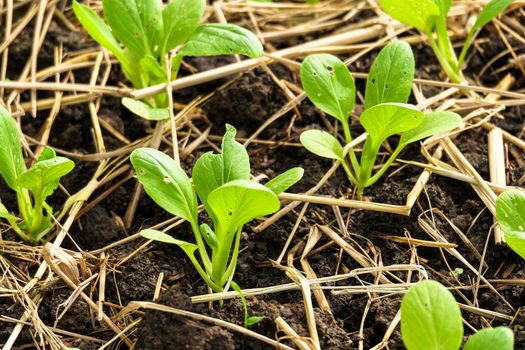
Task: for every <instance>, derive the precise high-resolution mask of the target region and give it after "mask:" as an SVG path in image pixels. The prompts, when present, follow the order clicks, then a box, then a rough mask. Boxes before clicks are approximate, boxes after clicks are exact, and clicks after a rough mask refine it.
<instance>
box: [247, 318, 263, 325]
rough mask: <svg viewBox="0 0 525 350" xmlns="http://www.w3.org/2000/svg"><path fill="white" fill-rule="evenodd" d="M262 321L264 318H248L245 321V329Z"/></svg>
mask: <svg viewBox="0 0 525 350" xmlns="http://www.w3.org/2000/svg"><path fill="white" fill-rule="evenodd" d="M262 320H264V316H250V317H248V318H247V319H246V328H248V327H251V326H254V325H256V324H257V323H260V322H261V321H262Z"/></svg>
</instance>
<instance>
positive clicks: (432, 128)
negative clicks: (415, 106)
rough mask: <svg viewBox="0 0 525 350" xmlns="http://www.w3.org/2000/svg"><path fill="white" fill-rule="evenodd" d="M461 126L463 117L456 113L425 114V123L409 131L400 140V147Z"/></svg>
mask: <svg viewBox="0 0 525 350" xmlns="http://www.w3.org/2000/svg"><path fill="white" fill-rule="evenodd" d="M460 124H461V117H460V116H459V115H458V114H456V113H454V112H432V113H427V114H425V117H424V119H423V122H421V124H419V125H418V126H417V127H416V128H414V129H412V130H409V131H407V132H405V133H403V135H401V139H400V140H399V144H400V145H408V144H409V143H412V142H416V141H419V140H422V139H426V138H427V137H430V136H433V135H439V134H443V133H446V132H449V131H452V130H454V129H455V128H457V127H459V125H460Z"/></svg>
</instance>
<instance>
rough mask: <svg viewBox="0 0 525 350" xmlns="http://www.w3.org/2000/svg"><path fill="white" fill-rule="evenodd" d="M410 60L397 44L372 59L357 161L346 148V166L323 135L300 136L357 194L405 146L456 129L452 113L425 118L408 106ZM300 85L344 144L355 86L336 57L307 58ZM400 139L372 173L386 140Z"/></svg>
mask: <svg viewBox="0 0 525 350" xmlns="http://www.w3.org/2000/svg"><path fill="white" fill-rule="evenodd" d="M414 66H415V63H414V56H413V54H412V50H411V49H410V46H409V45H408V44H407V43H405V42H403V41H396V42H393V43H391V44H389V45H387V46H385V48H384V49H383V50H381V52H380V53H379V55H378V56H377V58H376V60H375V61H374V63H373V65H372V67H371V69H370V73H369V75H368V80H367V82H366V92H365V101H364V102H365V105H364V107H365V110H364V112H363V113H362V114H361V117H360V122H361V125H362V126H363V128H364V129H365V131H366V132H367V134H368V135H367V138H366V141H365V144H364V147H363V151H362V153H361V157H360V159H358V158H357V155H356V153H355V151H354V150H353V149H352V148H350V149H349V151H348V157H349V159H350V167H348V165H347V164H346V161H345V155H344V152H343V146H342V145H341V144H340V143H339V141H338V140H337V139H336V138H335V137H334V136H332V135H331V134H329V133H328V132H325V131H320V130H309V131H305V132H304V133H302V134H301V143H302V144H303V145H304V147H305V148H306V149H308V150H309V151H310V152H312V153H314V154H316V155H318V156H320V157H324V158H331V159H336V160H338V161H340V162H341V165H342V167H343V169H344V170H345V172H346V174H347V176H348V178H349V180H350V181H351V182H352V183H353V184H354V185H355V186H357V196H358V198H361V197H362V194H363V190H364V189H365V188H366V187H369V186H372V185H373V184H374V183H375V182H376V181H377V180H379V178H381V176H382V175H383V174H384V173H385V171H386V170H387V169H388V168H389V167H390V165H391V164H392V162H394V160H395V159H396V158H397V156H398V155H399V154H400V153H401V151H403V149H405V147H406V146H408V145H409V144H411V143H413V142H416V141H419V140H422V139H424V138H427V137H430V136H432V135H436V134H440V133H445V132H448V131H450V130H452V129H454V128H456V127H458V126H459V124H460V122H461V118H460V116H459V115H457V114H455V113H451V112H435V113H427V114H424V113H422V112H421V111H419V110H418V109H417V107H415V106H413V105H411V104H407V101H408V97H409V96H410V91H411V88H412V80H413V78H414V69H415V68H414ZM301 81H302V84H303V88H304V91H305V92H306V95H307V96H308V98H309V99H310V101H312V103H313V104H314V105H315V106H316V107H317V108H319V109H320V110H322V111H323V112H325V113H326V114H328V115H330V116H332V117H334V118H335V119H337V120H338V121H339V122H340V123H341V126H342V128H343V132H344V141H345V142H346V143H350V142H351V141H352V135H351V133H350V115H351V113H352V109H353V108H354V105H355V98H356V88H355V83H354V79H353V78H352V75H351V74H350V72H349V70H348V68H347V67H346V66H345V64H344V63H343V62H341V61H340V60H339V59H338V58H337V57H335V56H332V55H328V54H318V55H311V56H308V57H307V58H306V59H305V60H304V62H303V64H302V65H301ZM393 135H400V139H399V142H398V144H397V147H396V148H395V150H394V152H393V153H392V154H391V155H390V157H389V158H388V160H387V161H386V162H385V163H384V164H383V166H382V167H381V168H380V169H379V170H378V171H377V172H375V173H373V169H374V166H375V163H376V159H377V155H378V153H379V150H380V148H381V145H382V144H383V143H384V142H385V141H386V140H387V139H388V138H389V137H391V136H393Z"/></svg>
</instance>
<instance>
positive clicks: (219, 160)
mask: <svg viewBox="0 0 525 350" xmlns="http://www.w3.org/2000/svg"><path fill="white" fill-rule="evenodd" d="M236 133H237V131H236V130H235V128H234V127H233V126H231V125H229V124H226V134H224V137H223V139H222V151H221V154H213V152H208V153H205V154H204V155H203V156H202V157H200V158H199V159H198V160H197V162H196V163H195V166H194V167H193V173H192V177H193V183H194V184H195V191H196V192H197V194H198V195H199V198H200V200H201V201H202V202H203V203H204V205H206V206H207V205H208V195H209V194H210V192H212V191H213V190H215V189H217V188H219V187H220V186H222V185H224V184H225V183H227V182H229V181H234V180H249V179H250V159H249V157H248V152H246V149H245V148H244V146H243V145H241V144H240V143H238V142H237V141H235V134H236Z"/></svg>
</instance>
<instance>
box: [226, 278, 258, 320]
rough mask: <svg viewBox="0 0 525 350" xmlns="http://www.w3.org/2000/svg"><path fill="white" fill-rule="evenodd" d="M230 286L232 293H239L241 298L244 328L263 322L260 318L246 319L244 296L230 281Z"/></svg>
mask: <svg viewBox="0 0 525 350" xmlns="http://www.w3.org/2000/svg"><path fill="white" fill-rule="evenodd" d="M230 284H231V286H232V289H233V290H234V291H236V292H237V293H239V296H240V297H241V302H242V306H243V307H244V328H248V327H250V326H253V325H256V324H257V323H259V322H261V321H262V320H264V317H262V316H250V317H248V304H247V303H246V298H245V297H244V294H243V293H242V289H241V287H239V285H238V284H237V283H235V282H234V281H231V283H230Z"/></svg>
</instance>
